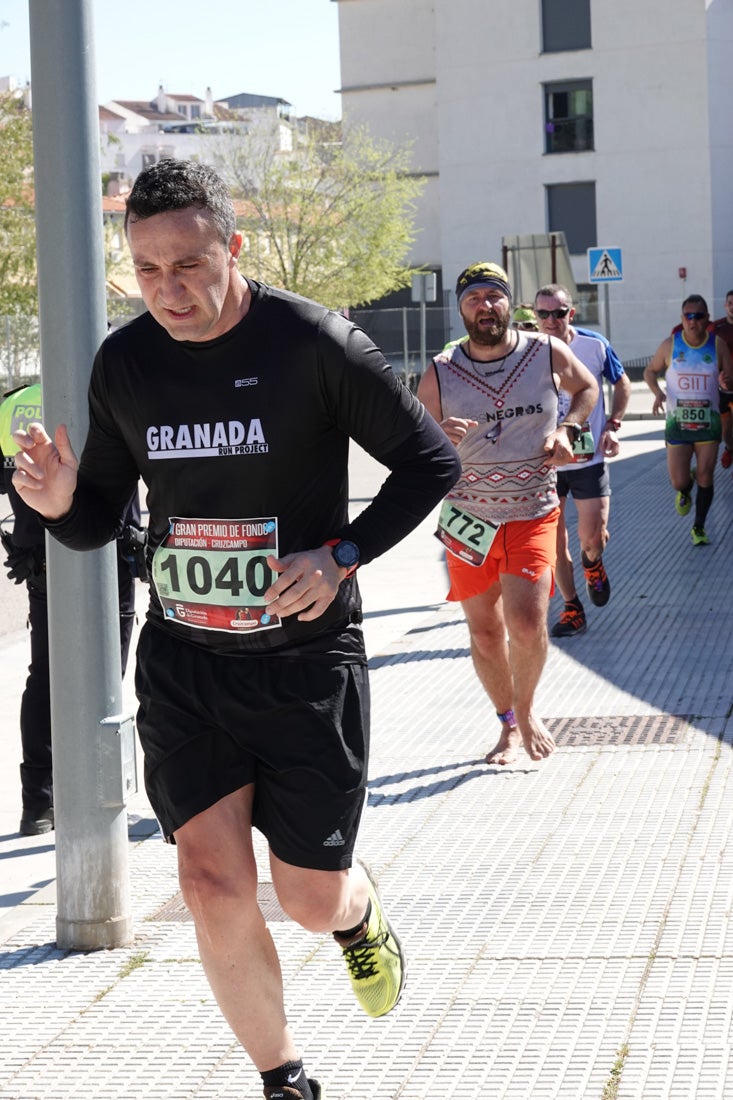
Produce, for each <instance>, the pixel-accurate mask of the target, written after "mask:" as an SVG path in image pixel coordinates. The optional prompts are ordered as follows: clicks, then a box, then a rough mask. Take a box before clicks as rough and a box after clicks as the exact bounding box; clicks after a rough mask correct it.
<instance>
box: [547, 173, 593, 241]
mask: <svg viewBox="0 0 733 1100" xmlns="http://www.w3.org/2000/svg"><path fill="white" fill-rule="evenodd" d="M546 191H547V231H548V232H549V233H554V232H560V230H562V231H563V232H564V234H565V239H566V241H567V243H568V251H569V252H570V253H571V254H572V255H578V254H579V253H583V252H586V251H587V250H588V249H589V248H595V246H596V185H595V183H592V182H590V183H550V184H547V186H546Z"/></svg>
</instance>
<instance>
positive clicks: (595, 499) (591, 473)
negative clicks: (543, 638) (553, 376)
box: [534, 283, 631, 638]
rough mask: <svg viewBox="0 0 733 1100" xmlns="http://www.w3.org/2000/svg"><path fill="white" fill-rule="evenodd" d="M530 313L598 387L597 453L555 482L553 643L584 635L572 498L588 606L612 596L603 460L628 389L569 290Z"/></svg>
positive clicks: (544, 299)
mask: <svg viewBox="0 0 733 1100" xmlns="http://www.w3.org/2000/svg"><path fill="white" fill-rule="evenodd" d="M534 307H535V313H536V314H537V322H538V324H539V329H540V332H544V333H546V334H547V335H548V336H555V337H557V338H558V339H559V340H562V341H563V342H564V343H566V344H567V345H568V346H569V347H570V348H571V350H572V352H573V354H574V355H575V356H576V357H577V358H578V359H579V360H580V361H581V363H583V364H584V365H585V366H586V367H587V368H588V369H589V370H590V371H591V373H592V374H593V376H594V378H595V379H596V381H597V382H598V391H599V392H598V401H597V403H596V406H595V408H594V410H593V412H592V413H591V416H590V418H589V422H588V427H589V429H590V432H591V434H592V436H593V441H594V443H595V450H594V451H593V452H592V453H590V454H579V455H578V456H577V457H576V461H575V463H574V464H573V465H569V466H565V467H563V468H562V469H560V470H558V477H557V491H558V495H559V497H560V509H561V513H560V523H559V525H558V530H557V572H556V580H557V585H558V588H559V589H560V592H561V593H562V596H563V599H564V601H565V606H564V608H563V611H562V612H561V615H560V620H559V622H557V623H555V625H554V626H553V627H552V630H551V631H550V633H551V634H552V636H553V638H567V637H572V636H573V635H575V634H583V633H584V632H585V630H586V627H587V622H586V617H585V610H584V609H583V605H582V603H581V602H580V599H579V597H578V593H577V590H576V587H575V576H574V571H573V559H572V557H571V555H570V549H569V545H568V533H567V527H566V526H565V505H566V503H567V498H568V496H569V495H571V496H572V498H573V500H574V501H575V508H576V511H577V513H578V541H579V543H580V549H581V559H582V564H583V572H584V574H585V583H586V591H587V593H588V598H589V599H590V601H591V603H593V604H595V606H596V607H603V606H604V605H605V604H607V603H608V600H609V598H610V595H611V586H610V584H609V581H608V576H607V574H606V569H605V566H604V564H603V551H604V550H605V548H606V543H607V542H608V515H609V510H610V497H611V484H610V478H609V475H608V468H607V464H606V459H607V458H613V457H614V456H615V455H617V454H618V451H619V441H618V432H619V429H620V428H621V421H622V420H623V416H624V413H625V412H626V407H627V405H628V403H629V396H630V394H631V383H630V382H629V379H628V376H627V375H626V374H625V373H624V368H623V366H622V365H621V363H620V361H619V359H618V357H617V355H616V353H615V351H614V350H613V348H612V347H611V345H610V344H609V342H608V340H607V339H606V338H605V336H602V335H601V334H600V333H599V332H593V331H591V330H590V329H583V328H576V327H574V326H573V324H572V321H573V318H574V317H575V310H574V308H573V299H572V297H571V294H570V291H569V290H568V289H567V287H564V286H562V285H560V284H559V283H552V284H550V285H547V286H543V287H540V289H539V290H538V291H537V294H536V295H535V301H534ZM604 381H606V382H609V383H610V384H611V387H612V398H611V409H610V412H609V413H608V414H606V407H605V401H604V394H603V382H604ZM567 400H568V398H567V396H566V395H565V394H563V392H562V391H560V408H559V412H560V419H561V420H562V419H563V417H564V413H565V408H564V405H563V401H565V403H567Z"/></svg>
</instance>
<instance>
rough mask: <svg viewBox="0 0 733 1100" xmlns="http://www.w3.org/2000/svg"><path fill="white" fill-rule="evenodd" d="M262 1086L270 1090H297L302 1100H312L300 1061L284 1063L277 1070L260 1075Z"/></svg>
mask: <svg viewBox="0 0 733 1100" xmlns="http://www.w3.org/2000/svg"><path fill="white" fill-rule="evenodd" d="M260 1077H261V1078H262V1084H263V1085H265V1086H269V1087H270V1088H279V1087H280V1086H282V1087H283V1088H289V1089H297V1090H298V1092H299V1093H300V1094H301V1096H302V1097H303V1100H313V1092H312V1091H311V1087H310V1085H309V1084H308V1078H307V1077H306V1075H305V1070H304V1069H303V1063H302V1061H300V1059H299V1060H298V1061H297V1062H285V1063H283V1065H281V1066H278V1067H277V1069H268V1070H266V1071H265V1072H264V1073H261V1074H260Z"/></svg>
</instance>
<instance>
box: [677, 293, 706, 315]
mask: <svg viewBox="0 0 733 1100" xmlns="http://www.w3.org/2000/svg"><path fill="white" fill-rule="evenodd" d="M689 305H699V306H700V308H701V309H702V310H704V311H705V313H707V312H708V304H707V302H706V301H705V299H704V298H703V296H702V294H688V295H687V297H686V298H685V300H684V302H683V303H682V312H683V313H684V312H685V306H689Z"/></svg>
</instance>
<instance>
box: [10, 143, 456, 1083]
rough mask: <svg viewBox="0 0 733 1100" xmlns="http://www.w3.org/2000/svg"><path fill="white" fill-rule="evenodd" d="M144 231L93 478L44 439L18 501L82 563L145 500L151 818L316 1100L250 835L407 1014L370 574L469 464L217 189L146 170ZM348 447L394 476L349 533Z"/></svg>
mask: <svg viewBox="0 0 733 1100" xmlns="http://www.w3.org/2000/svg"><path fill="white" fill-rule="evenodd" d="M126 228H127V233H128V241H129V245H130V250H131V252H132V257H133V261H134V263H135V269H136V273H137V278H138V282H139V285H140V288H141V292H142V295H143V298H144V301H145V304H146V306H147V307H148V310H149V313H147V314H145V315H144V316H143V317H141V318H139V319H138V320H136V321H133V322H132V323H131V324H129V325H127V326H126V327H125V328H123V329H121V330H119V331H117V332H116V333H113V334H112V335H111V336H110V337H109V338H108V339H107V340H106V341H105V342H104V344H103V345H102V348H101V349H100V352H99V354H98V356H97V359H96V362H95V366H94V371H93V375H92V380H91V386H90V430H89V435H88V438H87V441H86V444H85V447H84V451H83V454H82V457H81V462H80V464H79V467H78V471H77V462H76V458H75V456H74V452H73V450H72V448H71V445H70V443H69V439H68V436H67V433H66V430H65V428H63V427H61V428H59V429H58V430H57V432H56V435H55V443H54V442H52V441H51V440H50V438H49V437H48V435H47V434H46V433H45V431H44V430H43V428H42V427H41V426H40V425H39V426H36V427H33V426H32V427H30V428H29V431H28V433H27V434H25V435H22V436H21V435H19V436H18V437H17V438H18V442H19V443H20V445H21V447H22V453H21V454H20V455H19V456H18V459H17V466H18V470H17V472H16V475H15V484H16V487H17V488H18V491H19V492H20V493H21V494H22V495H23V496H24V498H25V499H26V500H27V501H28V502H29V503H30V504H33V505H35V507H36V508H37V509H38V510H39V511H40V512H41V513H42V515H43V516H44V517H45V522H46V524H47V526H48V528H49V529H50V530H51V532H52V533H53V534H54V535H55V536H56V537H57V538H59V539H60V540H61V541H62V542H64V543H65V544H66V545H68V546H72V547H76V548H79V549H88V548H91V547H94V546H99V545H101V544H103V543H104V542H105V541H107V540H109V538H110V537H111V535H112V530H113V517H114V516H115V515H116V514H118V513H119V509H120V506H121V504H122V503H123V502H124V500H126V499H127V498H128V497H129V494H130V488H131V486H132V485H133V484H134V483H135V481H136V479H137V478H138V476H141V477H142V478H143V480H144V481H145V483H146V484H147V486H148V490H149V492H148V508H149V512H150V525H149V539H150V555H151V560H150V563H149V571H150V576H151V604H150V611H149V614H148V622H147V623H146V625H145V627H144V628H143V631H142V634H141V638H140V643H139V646H138V671H137V680H136V687H137V692H138V698H139V701H140V710H139V714H138V730H139V733H140V737H141V741H142V744H143V748H144V750H145V778H146V787H147V791H148V795H149V797H150V800H151V804H152V805H153V807H154V809H155V811H156V813H157V815H158V817H159V820H160V822H161V825H162V828H163V831H164V833H165V834H166V836H167V837H169V838H170V839H175V842H176V844H177V847H178V857H179V875H180V881H181V889H182V892H183V895H184V898H185V900H186V903H187V905H188V907H189V909H190V910H191V913H192V915H193V918H194V921H195V924H196V930H197V935H198V942H199V950H200V953H201V960H202V963H203V965H204V967H205V970H206V973H207V976H208V979H209V982H210V984H211V987H212V990H213V992H214V994H215V996H216V998H217V1001H218V1003H219V1006H220V1008H221V1010H222V1012H223V1013H224V1015H225V1016H226V1018H227V1020H228V1022H229V1024H230V1026H231V1027H232V1029H233V1031H234V1032H235V1034H236V1035H237V1037H238V1038H239V1040H240V1041H241V1043H242V1044H243V1046H244V1047H245V1048H246V1049H247V1051H248V1052H249V1054H250V1056H251V1058H252V1059H253V1061H254V1062H255V1064H256V1065H257V1067H258V1069H259V1070H260V1073H261V1075H262V1080H263V1088H264V1095H265V1097H267V1098H270V1100H274V1098H276V1097H277V1098H281V1097H282V1098H294V1100H318V1098H319V1097H320V1096H321V1090H320V1086H319V1084H318V1083H317V1082H316V1081H315V1080H314V1079H312V1078H308V1077H307V1075H306V1073H305V1070H304V1069H303V1065H302V1061H301V1060H300V1057H299V1054H298V1052H297V1050H296V1047H295V1045H294V1042H293V1039H292V1038H291V1035H290V1031H289V1028H288V1026H287V1021H286V1018H285V1012H284V1007H283V990H282V979H281V976H280V971H279V964H278V960H277V955H276V952H275V948H274V944H273V942H272V939H271V937H270V935H269V932H268V931H267V928H266V925H265V923H264V921H263V919H262V917H261V915H260V912H259V909H258V907H257V895H256V887H257V869H256V864H255V860H254V855H253V850H252V838H251V830H252V826H253V825H254V826H255V827H257V828H258V829H260V830H261V831H262V832H263V833H264V834H265V836H266V837H267V841H268V844H269V848H270V864H271V871H272V881H273V884H274V886H275V889H276V891H277V894H278V897H279V900H280V903H281V905H282V907H283V909H284V910H285V911H286V912H287V913H288V914H289V916H291V917H292V918H293V919H294V920H295V921H297V922H299V923H300V924H301V925H302V926H303V927H305V928H307V929H310V930H311V931H313V932H319V933H323V932H324V931H333V932H334V935H335V937H336V939H337V941H338V943H339V945H340V946H341V948H342V950H343V954H344V958H345V961H346V963H347V966H348V969H349V973H350V978H351V982H352V985H353V988H354V991H355V993H356V996H357V998H358V999H359V1001H360V1003H361V1004H362V1007H363V1008H364V1009H365V1011H366V1012H367V1013H368V1014H369V1015H371V1016H381V1015H384V1014H385V1013H386V1012H389V1011H390V1010H391V1008H393V1007H394V1005H395V1004H396V1003H397V1000H398V999H399V996H400V993H401V990H402V986H403V982H404V964H403V960H402V952H401V948H400V944H399V940H398V938H397V936H396V935H395V933H394V930H393V929H392V927H391V925H390V924H389V922H388V921H387V918H386V916H385V915H384V911H383V909H382V906H381V902H380V899H379V895H378V893H377V891H376V887H375V884H374V883H373V881H372V880H371V878H370V876H369V875H368V873H367V872H366V871H365V869H364V868H362V867H361V866H360V865H358V864H356V865H354V864H353V849H354V842H355V838H356V833H357V829H358V825H359V820H360V816H361V810H362V807H363V804H364V794H365V787H366V776H367V759H368V737H369V698H368V682H367V674H366V656H365V652H364V644H363V637H362V632H361V628H360V622H361V601H360V597H359V590H358V585H357V580H356V575H355V574H356V569H357V567H358V566H360V565H361V566H363V565H365V564H367V563H368V562H369V561H371V560H372V559H373V558H375V557H376V556H377V555H379V554H381V553H384V552H386V551H388V550H389V549H390V547H391V546H393V545H394V544H395V543H396V542H398V541H399V540H400V539H401V538H402V537H404V535H406V534H407V533H408V532H409V531H410V530H412V529H413V528H414V527H415V526H416V525H417V524H418V523H419V522H420V521H421V520H422V519H423V518H424V517H425V516H426V515H427V514H428V513H429V512H430V511H431V509H432V508H433V506H434V505H435V504H437V503H438V501H439V500H440V499H441V498H442V497H443V496H444V495H445V493H446V492H447V491H448V489H449V488H450V487H451V486H452V485H453V483H454V482H455V480H456V479H457V477H458V474H459V463H458V459H457V455H456V452H455V450H454V449H453V447H452V445H451V444H450V443H449V442H448V440H447V439H446V438H445V436H444V434H443V433H442V432H441V431H440V429H439V428H438V427H437V425H436V424H435V422H434V421H433V420H432V419H431V417H430V416H429V415H428V414H427V413H426V412H425V410H424V409H423V407H422V406H421V405H420V403H419V402H418V401H417V399H416V398H415V397H414V396H413V395H412V394H411V393H410V392H409V391H408V390H407V389H406V388H405V387H403V386H402V385H401V383H400V382H399V381H398V379H397V378H396V377H395V376H394V375H393V374H392V372H391V371H390V369H389V367H388V366H387V364H386V363H385V361H384V358H383V357H382V355H381V353H380V352H379V351H378V349H377V348H375V347H374V345H373V344H372V343H371V341H369V340H368V339H367V337H366V336H365V335H364V334H363V333H362V332H361V331H360V330H359V329H357V328H355V327H354V326H353V325H352V324H350V323H349V322H348V321H346V320H345V319H344V318H342V317H340V316H338V315H337V314H334V313H332V312H330V311H328V310H326V309H325V308H324V307H322V306H319V305H316V304H315V303H313V302H309V301H307V300H305V299H302V298H299V297H297V296H295V295H291V294H287V293H284V292H281V291H277V290H273V289H272V288H270V287H267V286H264V285H262V284H260V283H257V282H254V281H252V280H247V279H245V278H244V277H243V276H242V275H241V274H240V273H239V271H238V269H237V257H238V255H239V251H240V248H241V235H240V234H239V233H237V232H236V228H235V221H234V211H233V207H232V203H231V199H230V196H229V194H228V192H227V190H226V188H225V187H224V185H223V184H222V182H221V180H220V179H219V178H218V177H217V176H216V174H215V173H213V172H212V171H211V170H210V169H208V168H207V167H205V166H202V165H195V164H192V163H187V162H175V161H164V162H161V163H159V164H157V165H154V166H153V167H151V168H149V169H146V170H145V171H144V172H143V173H142V174H141V176H139V177H138V179H137V181H136V183H135V186H134V188H133V190H132V192H131V194H130V197H129V199H128V204H127V226H126ZM350 438H353V439H355V440H356V441H357V442H358V443H359V444H360V445H361V446H362V447H364V448H365V450H367V451H368V452H369V453H370V454H372V455H373V456H374V457H375V458H377V459H378V460H379V461H380V462H382V463H383V464H384V465H385V466H387V467H388V468H389V469H390V471H391V472H390V474H389V476H388V477H387V480H386V481H385V483H384V485H383V486H382V488H381V489H380V491H379V493H378V494H377V496H376V497H375V498H374V500H373V501H372V502H371V503H370V505H369V506H368V507H367V508H366V509H365V510H364V512H362V513H361V515H359V516H358V517H357V518H356V519H354V520H353V522H349V517H348V485H347V460H348V447H349V439H350ZM334 930H335V931H334Z"/></svg>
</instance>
